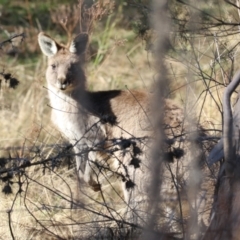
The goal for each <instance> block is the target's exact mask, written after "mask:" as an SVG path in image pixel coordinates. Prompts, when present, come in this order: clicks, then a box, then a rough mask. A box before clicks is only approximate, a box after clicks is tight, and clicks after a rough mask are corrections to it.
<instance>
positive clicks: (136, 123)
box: [38, 32, 186, 208]
mask: <svg viewBox="0 0 240 240" xmlns="http://www.w3.org/2000/svg"><path fill="white" fill-rule="evenodd" d="M38 42H39V45H40V48H41V50H42V52H43V54H44V55H46V56H47V57H48V67H47V70H46V80H47V88H48V94H49V99H50V104H51V108H52V121H53V123H54V124H55V125H56V126H57V128H58V129H59V130H60V132H61V133H63V134H64V136H65V137H66V139H67V140H68V141H69V142H70V143H71V144H72V145H73V149H74V152H75V158H76V166H77V172H78V176H79V178H80V179H83V180H84V181H85V182H86V183H88V184H89V185H90V186H91V187H93V188H94V190H96V191H97V190H100V188H101V185H100V183H99V181H98V180H97V179H96V177H94V173H95V172H96V171H95V166H94V164H96V163H97V162H103V166H106V165H104V162H106V163H108V162H111V164H112V165H111V168H112V169H114V173H116V174H118V175H119V176H120V177H121V179H122V180H121V182H122V189H123V193H124V199H125V201H126V202H128V203H129V202H130V201H131V199H133V202H135V204H136V203H137V204H138V203H139V202H141V201H144V199H146V195H147V186H148V183H149V179H150V173H149V172H150V171H149V164H150V161H149V158H148V154H146V152H147V151H146V150H147V148H148V146H147V145H148V144H149V145H150V142H151V141H149V139H150V138H151V137H152V135H153V131H152V127H151V121H150V120H149V113H150V104H149V103H150V98H151V96H150V94H148V93H146V92H142V91H136V90H131V91H123V90H111V91H98V92H91V91H88V90H87V87H86V76H85V73H84V69H83V65H84V55H85V51H86V48H87V44H88V35H87V34H86V33H81V34H79V35H77V36H76V37H75V38H74V39H73V41H72V42H71V43H70V45H69V46H64V45H62V44H59V43H58V42H56V41H55V40H54V39H53V38H51V37H50V36H48V35H47V34H45V33H43V32H41V33H39V35H38ZM183 116H184V114H183V111H182V109H181V108H179V107H178V106H177V105H176V104H174V103H173V102H172V100H168V99H166V100H165V112H164V120H165V124H164V127H165V132H166V135H167V136H168V138H172V139H173V138H174V136H175V135H177V134H181V133H182V131H183V129H182V123H183ZM173 129H174V130H173ZM173 143H174V141H172V142H171V141H170V142H169V146H168V148H170V147H171V144H173ZM116 146H118V148H117V147H116ZM85 148H88V149H90V151H89V153H88V154H87V156H85V157H84V156H83V155H82V152H84V149H85ZM116 148H117V149H120V150H122V151H121V153H119V152H118V151H116ZM178 153H179V152H178ZM175 155H177V154H175ZM178 155H179V154H178ZM180 157H181V156H180ZM180 157H179V158H180ZM182 162H183V161H179V164H178V165H177V166H178V167H179V166H180V165H181V164H182ZM184 164H185V163H184ZM184 164H183V165H184ZM185 165H186V164H185ZM185 165H184V166H183V167H182V168H185V167H186V166H185ZM107 166H108V165H107ZM183 171H184V170H183ZM176 172H177V171H176ZM171 177H172V173H171V174H170V175H169V174H168V175H167V179H168V181H170V180H169V179H171ZM165 185H166V187H164V191H168V190H169V191H172V188H173V187H172V186H173V183H171V184H170V185H171V186H170V185H169V184H165ZM178 194H179V192H178ZM175 205H176V204H175ZM132 208H135V205H134V204H133V205H132Z"/></svg>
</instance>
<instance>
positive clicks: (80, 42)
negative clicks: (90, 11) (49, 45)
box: [69, 33, 88, 55]
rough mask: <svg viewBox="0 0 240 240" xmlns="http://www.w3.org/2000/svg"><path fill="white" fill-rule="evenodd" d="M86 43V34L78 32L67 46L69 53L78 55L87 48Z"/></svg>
mask: <svg viewBox="0 0 240 240" xmlns="http://www.w3.org/2000/svg"><path fill="white" fill-rule="evenodd" d="M87 43H88V34H87V33H80V34H79V35H77V36H76V37H75V38H74V39H73V41H72V43H71V45H70V47H69V51H70V52H71V53H76V54H78V55H80V54H83V53H84V52H85V50H86V48H87Z"/></svg>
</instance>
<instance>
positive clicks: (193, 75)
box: [0, 17, 239, 240]
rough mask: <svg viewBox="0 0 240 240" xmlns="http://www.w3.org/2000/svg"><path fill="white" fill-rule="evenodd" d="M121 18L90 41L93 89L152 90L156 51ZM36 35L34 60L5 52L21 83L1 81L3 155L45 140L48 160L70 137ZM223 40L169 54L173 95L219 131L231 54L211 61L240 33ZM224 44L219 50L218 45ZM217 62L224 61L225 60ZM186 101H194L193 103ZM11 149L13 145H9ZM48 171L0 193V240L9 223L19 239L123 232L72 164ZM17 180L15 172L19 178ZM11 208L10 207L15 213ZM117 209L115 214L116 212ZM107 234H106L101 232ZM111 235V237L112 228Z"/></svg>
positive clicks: (109, 191) (31, 173)
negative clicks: (55, 106)
mask: <svg viewBox="0 0 240 240" xmlns="http://www.w3.org/2000/svg"><path fill="white" fill-rule="evenodd" d="M105 23H106V22H105ZM118 23H119V19H118V18H117V17H115V18H112V19H111V17H109V23H108V25H107V24H106V25H104V24H103V23H102V22H100V23H98V24H99V25H96V26H95V27H94V31H93V33H92V35H91V40H90V41H91V42H92V43H93V44H92V45H91V47H92V48H93V50H91V51H90V53H89V59H90V60H89V62H88V63H87V65H86V75H87V77H88V86H89V89H90V90H93V91H97V90H109V89H134V88H136V89H144V90H146V91H149V92H154V84H155V80H156V71H155V70H154V68H155V67H156V66H154V64H153V56H152V53H151V52H147V51H146V50H145V45H144V42H143V41H142V40H141V39H138V38H136V36H135V34H134V33H133V32H132V31H131V30H126V29H124V28H123V27H119V24H118ZM24 30H26V29H24ZM18 31H20V29H18ZM104 31H107V34H106V35H104V34H103V33H104ZM36 33H37V29H35V28H34V29H32V31H31V32H30V33H29V38H30V40H31V41H29V39H27V40H26V44H25V43H23V44H20V45H19V46H18V48H19V49H20V51H24V50H25V49H26V48H29V49H30V51H29V52H35V51H37V53H36V54H37V55H36V56H34V58H33V61H31V59H28V61H24V63H21V62H20V61H19V60H18V58H17V57H9V56H6V55H4V54H3V53H1V61H0V72H1V69H4V70H5V71H6V72H11V74H13V76H14V77H15V78H17V79H18V80H19V81H20V84H19V86H18V87H17V88H16V89H9V88H8V86H4V85H3V83H2V85H1V89H0V119H1V128H0V146H1V149H0V157H9V154H10V155H11V156H12V157H18V158H20V157H31V156H33V154H34V153H29V152H28V151H27V150H26V149H25V148H24V147H25V146H39V148H40V150H41V153H42V154H43V156H44V158H47V157H50V156H53V155H54V154H53V153H55V152H56V151H58V149H57V150H56V148H57V146H56V147H55V149H54V150H53V149H52V148H48V147H47V145H50V144H60V143H63V142H64V139H63V137H62V136H61V135H60V133H59V132H58V131H57V130H56V129H55V128H54V127H53V125H52V124H51V122H50V110H51V109H50V107H49V106H48V105H47V104H48V96H47V90H46V88H45V87H44V86H45V76H44V75H45V69H46V60H45V59H44V58H43V57H42V55H40V52H39V50H37V47H36V42H37V41H36V37H37V35H36ZM60 35H61V34H59V35H58V37H59V39H61V37H60ZM103 35H104V36H103ZM219 41H221V43H227V46H226V47H225V48H224V47H223V45H221V44H220V43H219V42H216V41H215V40H214V38H203V37H201V38H199V40H196V41H195V42H194V47H195V51H196V52H197V60H198V61H196V59H193V57H192V58H188V54H189V52H190V51H191V50H192V49H188V50H189V52H188V53H187V54H185V53H184V54H179V55H177V56H176V55H174V54H172V55H171V57H169V58H168V59H166V66H167V68H168V70H169V75H170V79H171V84H170V88H171V91H170V92H171V93H170V94H169V97H171V98H174V99H175V100H176V102H178V104H179V105H180V106H183V108H186V109H188V111H189V113H188V114H189V115H191V116H197V118H198V117H199V115H201V119H200V122H201V123H203V125H204V126H205V127H206V128H210V129H213V128H216V129H221V114H220V112H219V109H218V108H217V107H216V106H217V105H216V104H219V103H220V102H221V96H222V91H223V90H224V85H225V81H226V82H228V81H229V79H228V78H229V77H230V73H231V72H230V70H229V69H231V62H230V59H227V60H225V59H224V61H225V62H224V63H223V65H224V66H222V64H221V66H220V64H215V65H214V67H213V68H211V66H212V64H213V62H215V63H216V58H217V57H216V56H219V57H220V56H225V55H226V54H227V49H231V48H232V47H233V46H236V44H237V43H238V42H239V36H238V35H233V36H227V37H225V38H221V39H219ZM29 42H32V44H29ZM96 43H98V44H97V47H98V49H99V48H100V50H99V52H98V53H96V49H95V45H96ZM220 45H221V48H220V47H219V46H220ZM177 46H178V47H179V50H182V51H184V50H185V46H181V44H177ZM21 48H23V50H21ZM181 48H182V49H181ZM219 48H220V50H219V51H217V49H219ZM238 51H239V47H238V46H237V47H236V48H235V49H234V59H235V62H238V59H239V54H238ZM179 52H181V51H179ZM216 52H218V53H216ZM96 54H99V55H100V57H99V59H100V60H99V61H97V60H96V59H95V58H94V57H93V56H91V55H96ZM94 59H95V60H94ZM219 59H220V58H219ZM25 60H26V59H25ZM196 62H198V63H199V65H200V66H201V68H202V71H204V74H205V76H207V77H209V76H211V77H212V78H213V79H215V80H217V81H219V82H221V83H223V84H222V85H221V86H220V85H219V84H217V85H215V83H214V82H213V81H212V82H211V83H210V84H209V86H206V85H204V84H203V77H202V76H200V75H199V69H198V67H197V66H196ZM219 62H220V63H221V59H220V60H219ZM236 67H237V66H236ZM223 70H224V71H223ZM211 71H212V72H211ZM207 87H212V88H211V92H212V96H211V95H210V94H209V92H206V93H205V92H203V91H205V90H206V89H207ZM202 92H203V94H201V93H202ZM199 96H200V97H199ZM214 98H215V99H216V102H215V101H214ZM188 99H191V101H190V102H189V100H188ZM7 147H9V148H11V149H10V150H9V149H7V150H6V148H7ZM42 158H43V157H42ZM38 159H40V158H36V159H35V161H37V160H38ZM43 169H44V168H43V166H41V165H40V166H36V167H31V168H28V170H27V172H26V174H23V175H22V176H21V181H22V182H24V184H23V189H22V190H23V192H22V193H21V194H17V192H18V190H19V185H18V184H13V185H12V191H13V194H12V195H5V194H4V193H2V192H1V193H0V202H1V207H0V213H1V214H0V215H1V217H0V219H1V221H0V236H1V237H0V239H11V232H10V227H9V222H10V223H11V228H12V229H13V235H14V236H15V238H16V239H23V240H24V239H43V238H44V239H60V238H59V237H61V238H62V239H78V237H79V236H80V238H79V239H84V237H86V236H88V237H89V236H92V239H97V237H96V229H97V230H98V231H99V232H101V231H106V229H108V228H107V227H105V226H108V227H109V226H111V228H112V230H111V231H114V227H116V229H117V230H116V231H119V225H118V224H117V223H116V222H114V221H110V220H109V222H108V221H107V220H106V218H104V217H103V215H108V216H109V215H111V214H110V213H109V212H108V210H107V209H106V207H105V206H104V205H102V204H101V198H102V196H101V193H96V192H94V191H92V190H89V189H86V188H85V187H84V186H82V185H81V186H79V182H78V181H77V177H76V174H75V167H74V164H73V163H72V162H71V165H70V167H69V168H68V167H67V166H66V165H65V166H61V167H60V168H56V169H53V170H54V171H52V169H46V170H45V172H44V171H43ZM208 177H209V176H208ZM18 180H19V179H15V178H14V181H18ZM110 180H111V181H112V182H113V185H114V186H111V185H110V184H106V185H105V186H104V194H105V197H106V199H107V201H108V203H109V204H110V206H111V207H113V208H114V209H115V208H116V206H117V205H118V204H119V205H120V207H118V209H119V210H118V211H117V213H118V212H120V213H123V211H122V208H121V204H122V193H121V191H120V190H119V186H118V184H116V179H115V178H114V177H112V178H110ZM211 184H212V182H211ZM113 188H114V189H115V188H116V191H113ZM79 189H80V190H81V191H79ZM91 198H92V200H90V199H91ZM96 201H97V202H96ZM9 209H12V211H11V214H10V215H9ZM91 211H92V212H91ZM121 211H122V212H121ZM96 212H97V213H99V214H96ZM113 212H114V211H113ZM117 213H116V212H115V213H114V214H116V215H117ZM9 216H11V221H10V220H9ZM105 221H106V222H105ZM43 226H44V227H46V229H44V227H43ZM49 231H50V232H49ZM54 234H55V236H54ZM101 234H102V235H103V233H102V232H101ZM101 234H99V235H101ZM106 234H108V235H109V233H106ZM118 234H119V236H121V233H119V232H118ZM76 236H78V237H76Z"/></svg>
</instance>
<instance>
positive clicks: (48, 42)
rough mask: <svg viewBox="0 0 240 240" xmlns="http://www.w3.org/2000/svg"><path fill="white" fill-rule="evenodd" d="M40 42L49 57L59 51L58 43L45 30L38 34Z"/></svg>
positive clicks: (44, 52)
mask: <svg viewBox="0 0 240 240" xmlns="http://www.w3.org/2000/svg"><path fill="white" fill-rule="evenodd" d="M38 43H39V46H40V48H41V50H42V52H43V54H45V55H46V56H48V57H51V56H54V55H55V54H56V53H57V51H58V44H57V43H56V42H55V41H54V40H53V39H52V38H51V37H49V36H48V35H47V34H45V33H43V32H40V33H39V34H38Z"/></svg>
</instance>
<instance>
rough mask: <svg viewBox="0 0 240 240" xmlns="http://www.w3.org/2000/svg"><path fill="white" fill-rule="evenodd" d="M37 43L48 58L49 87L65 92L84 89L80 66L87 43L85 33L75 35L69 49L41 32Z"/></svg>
mask: <svg viewBox="0 0 240 240" xmlns="http://www.w3.org/2000/svg"><path fill="white" fill-rule="evenodd" d="M38 43H39V46H40V48H41V50H42V52H43V54H44V55H46V56H47V57H48V68H47V71H46V79H47V82H48V84H49V85H51V86H52V87H54V88H57V89H59V90H62V91H65V92H71V91H72V90H74V89H76V88H84V86H85V81H86V80H85V75H84V71H83V69H82V65H83V59H84V53H85V50H86V47H87V43H88V35H87V34H86V33H81V34H79V35H77V36H76V37H75V38H74V39H73V41H72V42H71V44H70V47H65V46H63V45H60V44H59V43H57V42H56V41H55V40H54V39H52V38H51V37H50V36H48V35H47V34H45V33H43V32H40V33H39V35H38Z"/></svg>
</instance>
